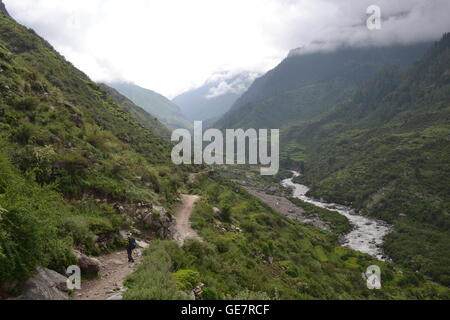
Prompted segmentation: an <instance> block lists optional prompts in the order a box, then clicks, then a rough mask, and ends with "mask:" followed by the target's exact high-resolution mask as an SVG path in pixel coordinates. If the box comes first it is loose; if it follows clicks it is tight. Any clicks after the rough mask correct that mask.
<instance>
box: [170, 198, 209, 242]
mask: <svg viewBox="0 0 450 320" xmlns="http://www.w3.org/2000/svg"><path fill="white" fill-rule="evenodd" d="M198 200H200V197H199V196H195V195H186V194H183V195H181V204H180V205H178V206H177V207H176V208H175V217H176V218H177V224H176V226H175V228H176V229H177V231H178V232H179V233H180V239H179V240H180V242H182V243H184V241H186V240H187V239H198V240H200V241H202V238H201V237H200V236H199V235H198V234H197V232H195V231H194V230H193V229H192V227H191V223H190V221H189V220H190V218H191V215H192V211H193V209H194V205H195V203H196V202H197V201H198Z"/></svg>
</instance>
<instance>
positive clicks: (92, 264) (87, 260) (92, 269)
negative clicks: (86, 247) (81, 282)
mask: <svg viewBox="0 0 450 320" xmlns="http://www.w3.org/2000/svg"><path fill="white" fill-rule="evenodd" d="M73 253H74V255H75V257H76V258H77V265H78V266H79V267H80V269H81V274H82V275H91V276H92V275H97V274H98V273H99V272H100V266H101V264H100V261H99V260H97V259H95V258H92V257H88V256H86V255H85V254H82V253H81V252H79V251H76V250H74V251H73Z"/></svg>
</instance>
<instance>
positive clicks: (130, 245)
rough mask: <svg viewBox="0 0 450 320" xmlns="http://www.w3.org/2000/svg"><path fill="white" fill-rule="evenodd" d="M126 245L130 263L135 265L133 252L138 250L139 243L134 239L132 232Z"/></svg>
mask: <svg viewBox="0 0 450 320" xmlns="http://www.w3.org/2000/svg"><path fill="white" fill-rule="evenodd" d="M126 244H127V253H128V262H132V263H133V262H134V259H133V250H134V249H136V247H137V243H136V239H134V238H133V234H132V233H131V232H130V233H129V234H128V237H127V239H126Z"/></svg>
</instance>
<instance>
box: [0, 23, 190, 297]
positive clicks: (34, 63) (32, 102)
mask: <svg viewBox="0 0 450 320" xmlns="http://www.w3.org/2000/svg"><path fill="white" fill-rule="evenodd" d="M0 150H1V151H0V283H5V282H11V281H20V280H23V279H26V278H27V277H29V276H30V275H31V274H32V273H33V272H34V270H35V268H36V267H37V266H49V267H51V268H53V269H55V270H60V268H61V266H67V265H70V264H71V262H72V261H73V257H72V254H71V251H70V250H71V248H72V247H78V248H81V249H83V251H85V252H87V253H91V254H95V253H98V248H96V247H94V245H93V244H94V242H93V237H94V235H104V234H109V233H114V232H116V231H117V230H121V229H122V228H127V227H130V225H131V220H130V218H128V217H127V215H120V214H118V212H117V211H116V210H115V209H113V204H114V203H116V202H117V201H120V202H122V203H136V202H143V203H163V204H164V203H166V204H169V205H170V203H171V202H173V200H174V197H175V191H176V188H177V184H178V183H182V181H183V176H184V174H183V172H182V171H181V169H178V168H176V167H174V166H172V164H171V161H170V150H171V145H170V143H169V142H167V140H165V139H163V138H160V137H159V135H157V134H156V133H154V132H153V131H150V130H148V129H146V128H144V127H143V125H142V124H141V123H140V122H139V121H138V120H136V119H135V118H134V117H133V116H132V114H131V113H130V111H129V110H128V109H127V108H125V107H123V106H121V105H118V104H116V103H115V102H113V100H112V99H111V97H110V96H108V95H107V94H106V93H104V92H103V91H102V90H101V88H100V87H99V86H98V85H97V84H95V83H94V82H92V81H90V80H89V78H88V77H87V76H86V75H85V74H83V73H82V72H80V71H79V70H77V69H75V68H74V67H73V66H72V64H70V63H69V62H67V61H66V60H65V59H64V58H63V57H62V56H61V55H59V54H58V53H57V52H56V51H55V50H53V48H52V47H51V46H50V45H49V44H48V43H47V42H46V41H45V40H43V39H42V38H40V37H39V36H37V35H36V34H35V33H34V32H33V30H29V29H27V28H25V27H23V26H21V25H19V24H17V23H16V22H15V21H14V20H12V19H11V18H8V17H6V16H5V15H3V14H0ZM96 199H101V200H102V201H101V202H99V201H96ZM103 199H105V200H106V201H103ZM1 288H2V287H1V286H0V295H1V294H2V292H1V291H2V290H1Z"/></svg>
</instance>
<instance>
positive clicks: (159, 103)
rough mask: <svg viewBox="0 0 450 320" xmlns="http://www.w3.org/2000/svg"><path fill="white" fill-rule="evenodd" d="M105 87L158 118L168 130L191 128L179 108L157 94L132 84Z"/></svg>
mask: <svg viewBox="0 0 450 320" xmlns="http://www.w3.org/2000/svg"><path fill="white" fill-rule="evenodd" d="M107 85H108V86H110V87H112V88H114V89H116V90H117V91H119V92H120V93H121V94H123V95H124V96H126V97H127V98H128V99H130V100H131V101H133V102H134V103H135V104H136V105H138V106H139V107H141V108H142V109H144V110H145V111H147V112H148V113H149V114H150V115H152V116H154V117H156V118H158V120H159V121H160V122H162V123H163V124H165V125H166V127H168V128H169V129H170V130H175V129H178V128H186V129H191V128H192V126H193V125H192V123H191V121H189V120H187V119H186V118H185V117H184V115H183V113H182V112H181V109H180V107H178V106H177V105H176V104H174V103H173V102H172V101H170V100H169V99H167V98H166V97H164V96H162V95H160V94H159V93H156V92H154V91H152V90H149V89H144V88H141V87H139V86H137V85H135V84H132V83H124V82H118V83H107Z"/></svg>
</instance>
